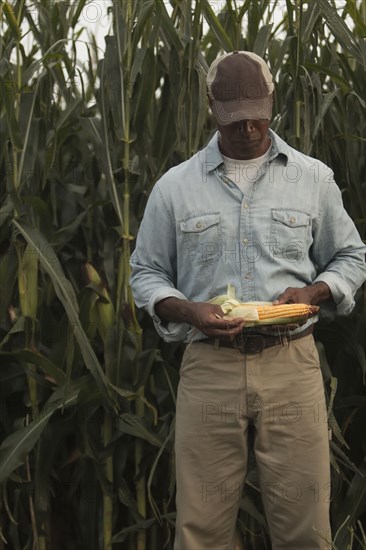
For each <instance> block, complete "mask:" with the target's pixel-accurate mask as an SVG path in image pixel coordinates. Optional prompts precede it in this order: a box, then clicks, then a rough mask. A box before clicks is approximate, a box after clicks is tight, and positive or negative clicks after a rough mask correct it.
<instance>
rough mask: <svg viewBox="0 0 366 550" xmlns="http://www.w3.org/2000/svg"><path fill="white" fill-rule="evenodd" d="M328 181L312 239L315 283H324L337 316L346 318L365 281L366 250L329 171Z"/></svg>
mask: <svg viewBox="0 0 366 550" xmlns="http://www.w3.org/2000/svg"><path fill="white" fill-rule="evenodd" d="M327 181H328V182H329V183H328V187H327V191H326V193H325V196H324V197H323V203H322V205H321V208H320V213H319V218H318V223H317V228H316V230H315V235H314V259H315V262H316V264H317V267H318V270H319V273H318V275H317V277H316V279H315V280H314V283H316V282H319V281H323V282H325V283H326V284H327V285H328V286H329V288H330V291H331V294H332V297H333V300H334V303H335V309H336V312H337V313H338V315H348V314H349V313H350V312H351V311H352V309H353V308H354V305H355V300H354V296H355V293H356V291H357V289H358V288H360V286H361V285H362V284H363V282H364V281H365V279H366V268H365V253H366V246H365V245H364V244H363V242H362V240H361V238H360V235H359V233H358V231H357V228H356V226H355V224H354V223H353V221H352V219H351V218H350V216H349V215H348V214H347V212H346V210H345V208H344V206H343V201H342V195H341V191H340V189H339V187H338V185H337V184H336V183H335V181H334V179H333V173H332V171H331V170H330V169H329V174H328V176H327Z"/></svg>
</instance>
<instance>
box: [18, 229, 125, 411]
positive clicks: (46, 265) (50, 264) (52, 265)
mask: <svg viewBox="0 0 366 550" xmlns="http://www.w3.org/2000/svg"><path fill="white" fill-rule="evenodd" d="M13 223H14V225H15V227H16V228H17V229H18V231H19V232H20V233H21V234H22V235H23V237H24V238H25V239H26V240H27V242H28V244H29V245H30V246H31V247H33V250H34V251H35V252H36V254H37V256H38V259H39V261H40V263H41V265H42V267H43V269H44V270H45V271H46V272H47V273H48V275H49V276H50V277H51V279H52V282H53V284H54V288H55V291H56V294H57V296H58V298H59V300H60V301H61V303H62V305H63V306H64V308H65V311H66V314H67V316H68V319H69V322H70V324H71V327H72V329H73V332H74V335H75V338H76V340H77V342H78V344H79V347H80V351H81V353H82V356H83V358H84V361H85V365H86V366H87V368H88V369H90V371H91V373H92V374H93V376H94V378H95V380H96V382H97V384H98V386H99V388H100V390H101V392H102V394H103V395H104V396H105V397H106V398H107V400H108V401H109V403H110V404H112V405H114V404H115V403H114V398H112V396H111V393H110V390H109V388H108V385H107V379H106V377H105V374H104V372H103V370H102V367H101V365H100V363H99V361H98V359H97V357H96V355H95V352H94V350H93V348H92V347H91V345H90V342H89V340H88V338H87V336H86V334H85V332H84V330H83V328H82V326H81V323H80V320H79V308H78V304H77V300H76V296H75V293H74V290H73V288H72V286H71V284H70V281H69V280H68V279H66V277H65V275H64V273H63V270H62V267H61V265H60V263H59V260H58V258H57V256H56V254H55V252H54V251H53V248H52V247H51V245H50V244H49V243H48V242H47V240H46V239H45V238H44V237H43V236H42V235H41V234H40V233H39V232H38V230H37V229H35V228H33V227H31V226H30V225H29V224H27V223H26V222H24V221H21V220H13Z"/></svg>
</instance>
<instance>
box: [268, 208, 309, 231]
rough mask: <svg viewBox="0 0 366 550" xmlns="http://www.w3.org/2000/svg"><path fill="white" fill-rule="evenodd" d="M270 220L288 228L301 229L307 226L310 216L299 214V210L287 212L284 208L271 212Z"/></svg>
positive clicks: (304, 213) (303, 213)
mask: <svg viewBox="0 0 366 550" xmlns="http://www.w3.org/2000/svg"><path fill="white" fill-rule="evenodd" d="M272 218H273V219H274V220H276V221H277V222H281V223H284V224H285V225H288V226H289V227H301V226H303V225H309V222H310V214H307V213H306V212H300V211H299V210H287V209H286V208H280V209H277V210H272Z"/></svg>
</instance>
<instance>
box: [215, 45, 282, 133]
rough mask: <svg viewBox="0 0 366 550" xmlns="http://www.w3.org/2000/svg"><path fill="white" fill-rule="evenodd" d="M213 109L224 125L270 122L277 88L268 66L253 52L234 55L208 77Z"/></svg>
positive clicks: (220, 60)
mask: <svg viewBox="0 0 366 550" xmlns="http://www.w3.org/2000/svg"><path fill="white" fill-rule="evenodd" d="M207 88H208V94H209V96H210V98H211V99H212V105H211V109H212V112H213V113H214V115H215V117H216V119H217V121H218V122H219V123H220V124H222V125H224V126H225V125H228V124H231V123H232V122H238V121H239V120H243V119H252V120H270V118H271V114H272V102H273V96H272V93H273V90H274V85H273V81H272V75H271V73H270V71H269V68H268V65H267V63H266V62H265V61H264V59H262V58H261V57H259V55H257V54H255V53H253V52H245V51H237V52H230V53H226V54H224V55H222V56H221V57H218V58H217V59H215V61H214V62H213V63H212V64H211V66H210V68H209V70H208V73H207Z"/></svg>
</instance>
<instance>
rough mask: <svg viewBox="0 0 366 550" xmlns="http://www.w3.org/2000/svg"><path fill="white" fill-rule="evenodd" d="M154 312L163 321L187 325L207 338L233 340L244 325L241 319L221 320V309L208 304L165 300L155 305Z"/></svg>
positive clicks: (177, 299)
mask: <svg viewBox="0 0 366 550" xmlns="http://www.w3.org/2000/svg"><path fill="white" fill-rule="evenodd" d="M155 312H156V314H157V315H158V316H159V317H160V319H162V320H164V321H176V322H182V323H189V324H191V325H193V326H194V327H196V328H197V329H198V330H200V331H201V332H203V334H206V335H207V336H212V337H219V338H222V339H225V340H233V339H234V337H235V336H236V335H237V334H239V333H240V332H241V331H242V329H243V327H244V325H245V322H244V321H243V319H238V318H236V319H223V317H224V313H223V311H222V309H221V307H220V306H218V305H215V304H210V303H208V302H191V301H189V300H180V299H179V298H166V299H165V300H161V302H158V303H157V304H156V305H155Z"/></svg>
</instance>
